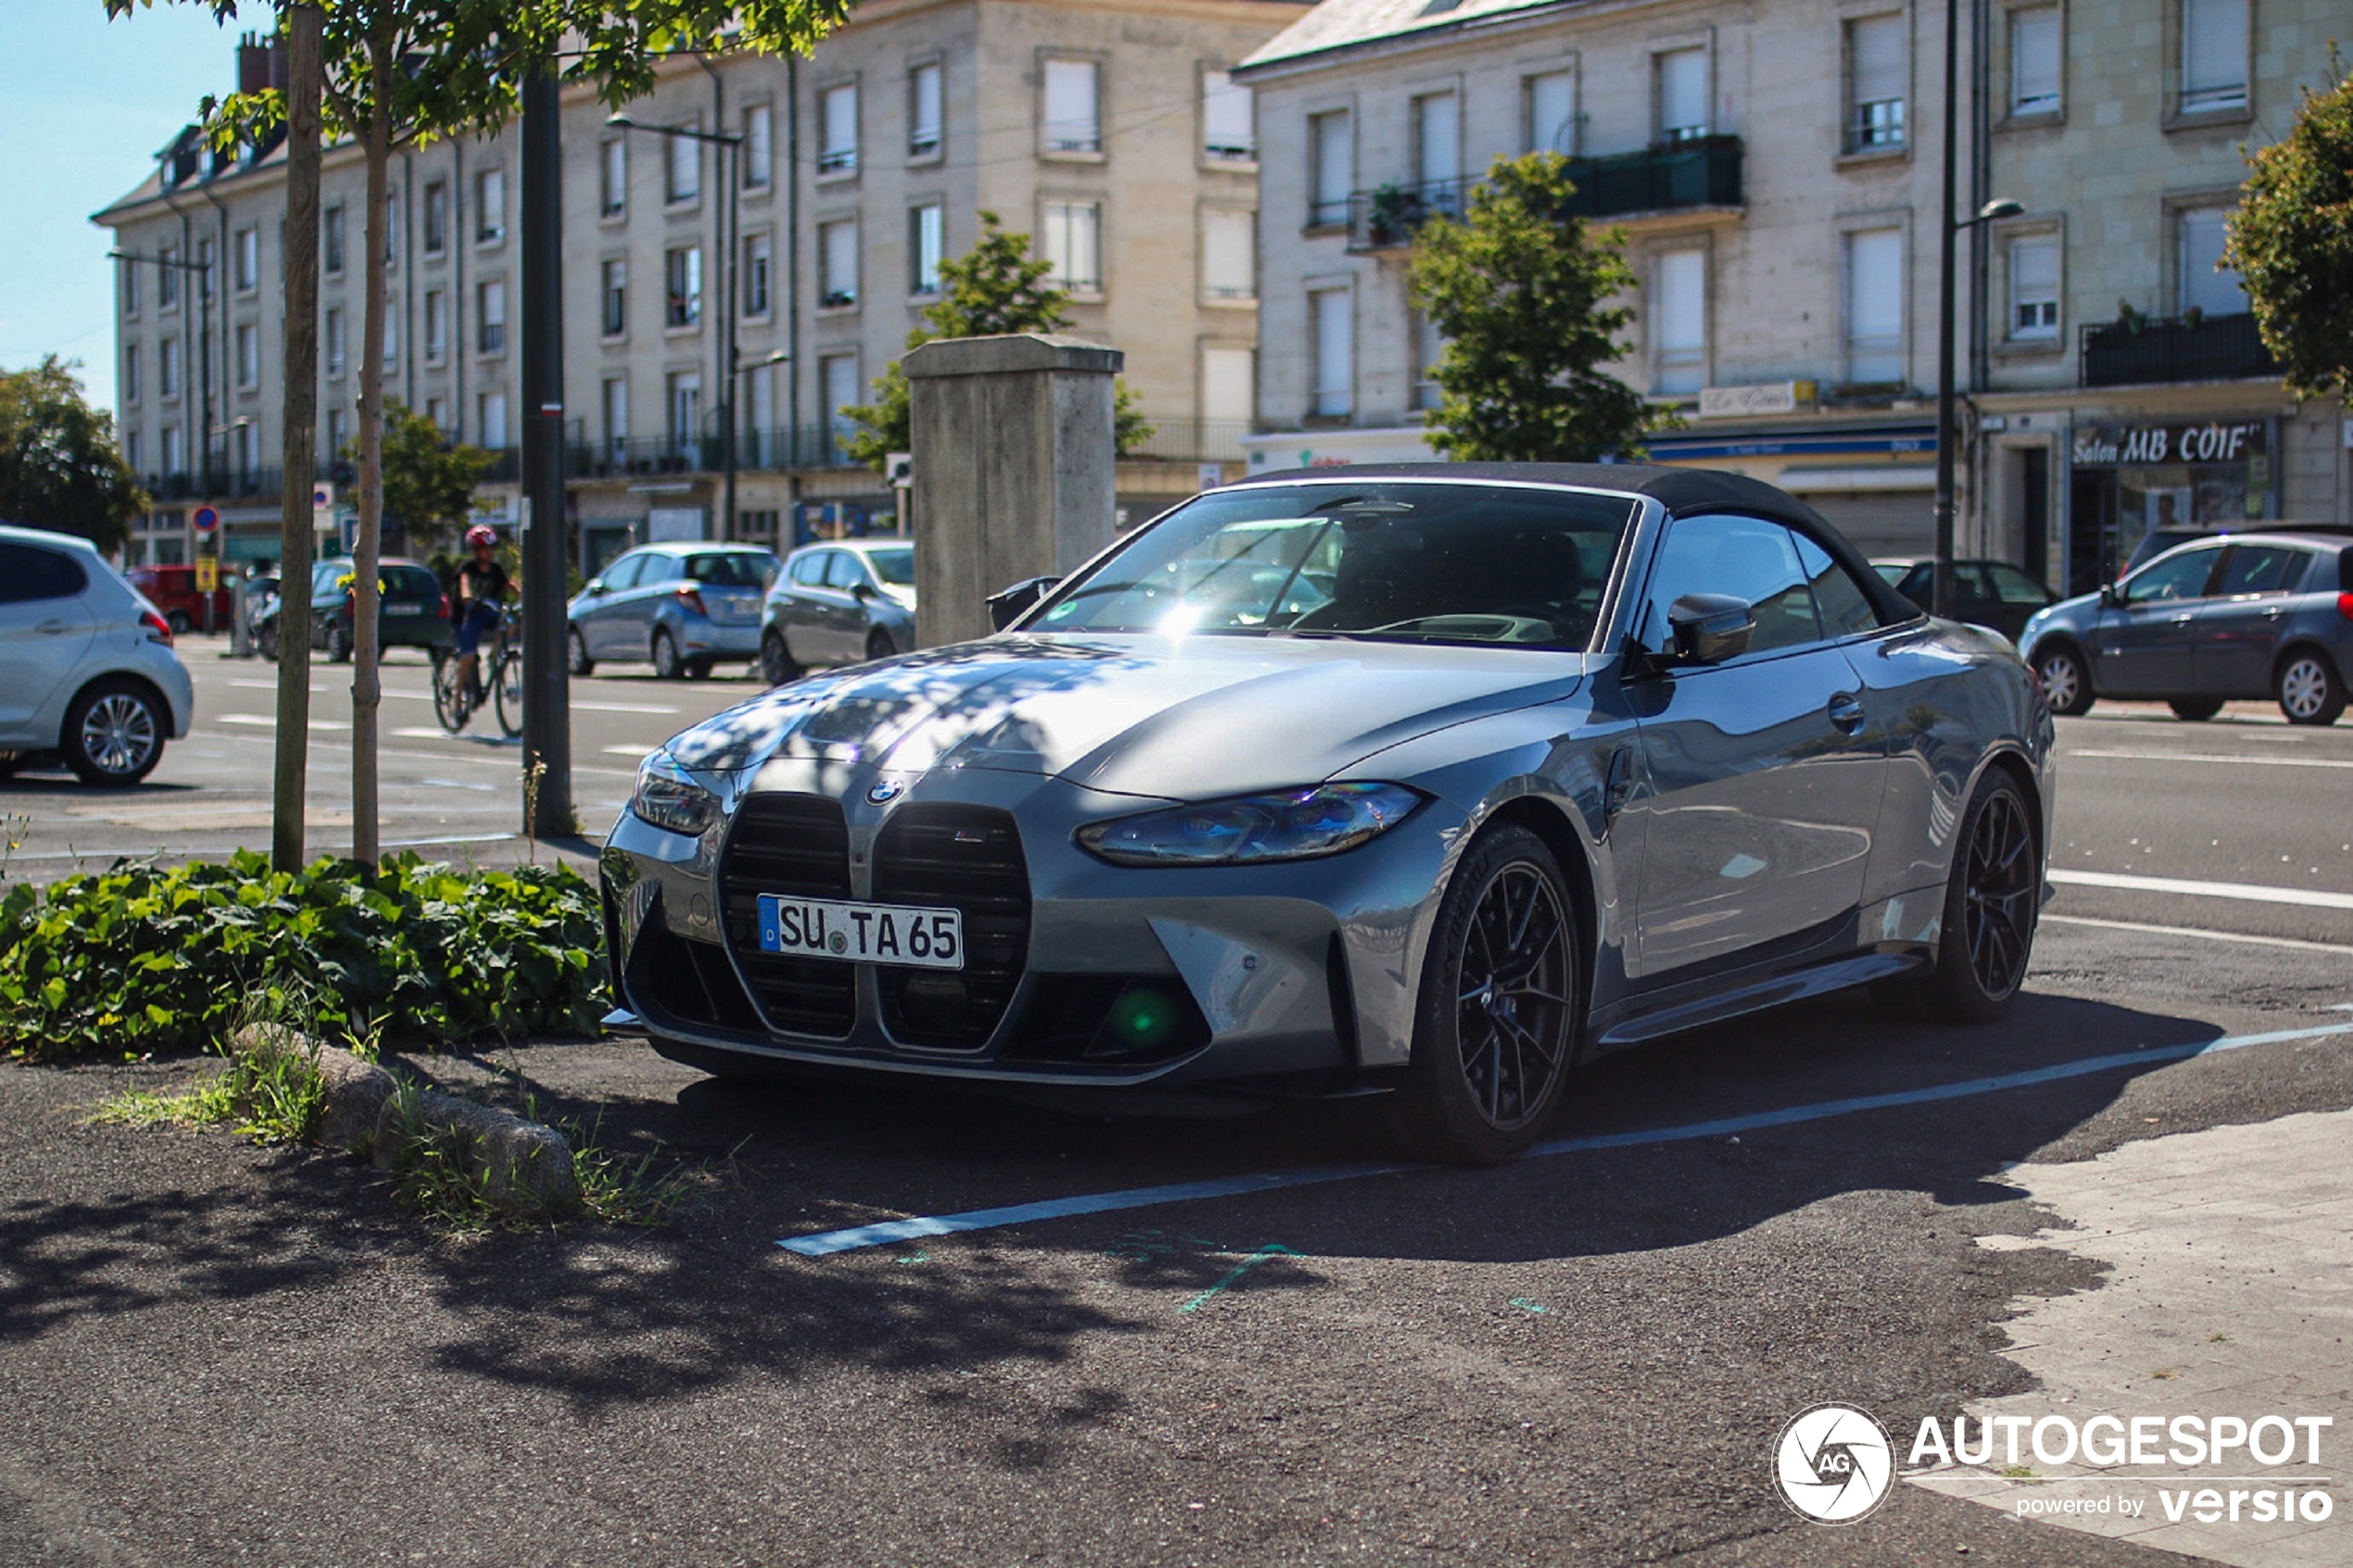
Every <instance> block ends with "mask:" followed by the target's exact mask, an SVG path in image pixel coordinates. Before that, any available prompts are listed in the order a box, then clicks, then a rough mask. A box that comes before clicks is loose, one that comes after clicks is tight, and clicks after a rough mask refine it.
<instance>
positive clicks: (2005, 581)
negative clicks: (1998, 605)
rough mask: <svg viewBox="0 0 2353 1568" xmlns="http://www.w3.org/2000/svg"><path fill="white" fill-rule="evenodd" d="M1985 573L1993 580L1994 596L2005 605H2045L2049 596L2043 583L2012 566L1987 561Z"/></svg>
mask: <svg viewBox="0 0 2353 1568" xmlns="http://www.w3.org/2000/svg"><path fill="white" fill-rule="evenodd" d="M1985 575H1986V576H1988V577H1990V578H1992V579H1993V581H1994V597H1995V598H1997V599H1999V600H2001V601H2002V603H2004V604H2006V605H2045V604H2048V603H2050V602H2051V596H2050V593H2049V591H2048V590H2047V589H2045V587H2044V586H2043V584H2041V583H2037V582H2035V581H2034V579H2032V577H2029V576H2028V575H2026V573H2024V572H2023V571H2020V570H2019V569H2018V568H2016V567H2014V566H2008V565H2006V564H2004V563H2003V562H2001V561H1988V562H1987V563H1986V566H1985Z"/></svg>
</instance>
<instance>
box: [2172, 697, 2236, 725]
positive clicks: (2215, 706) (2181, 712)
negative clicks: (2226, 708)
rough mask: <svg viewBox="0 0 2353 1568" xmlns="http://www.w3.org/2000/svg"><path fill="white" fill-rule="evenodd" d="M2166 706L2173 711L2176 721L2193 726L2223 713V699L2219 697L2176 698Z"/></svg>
mask: <svg viewBox="0 0 2353 1568" xmlns="http://www.w3.org/2000/svg"><path fill="white" fill-rule="evenodd" d="M2165 706H2166V707H2168V708H2170V709H2172V710H2173V717H2174V718H2176V719H2183V720H2187V721H2189V722H2190V723H2193V724H2203V723H2204V722H2206V721H2208V719H2211V718H2213V717H2214V715H2216V714H2217V713H2220V712H2221V711H2222V699H2221V697H2219V696H2184V697H2175V698H2174V699H2173V700H2172V701H2171V702H2169V703H2167V704H2166V705H2165Z"/></svg>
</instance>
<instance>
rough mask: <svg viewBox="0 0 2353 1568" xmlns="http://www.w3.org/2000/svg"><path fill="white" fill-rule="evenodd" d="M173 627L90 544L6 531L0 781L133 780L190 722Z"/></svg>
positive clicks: (1, 567)
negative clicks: (71, 776) (29, 776)
mask: <svg viewBox="0 0 2353 1568" xmlns="http://www.w3.org/2000/svg"><path fill="white" fill-rule="evenodd" d="M195 713H196V697H195V685H194V684H192V683H191V682H190V681H189V679H188V671H187V669H186V667H185V666H183V665H182V663H181V662H180V656H179V655H178V654H176V653H174V652H173V651H172V648H171V625H170V622H169V621H166V620H165V619H164V618H163V615H162V613H161V612H160V611H158V610H157V608H156V607H155V606H154V605H152V604H150V603H148V602H147V600H146V599H145V597H144V596H142V595H141V594H140V593H139V591H138V590H137V589H136V588H133V587H132V585H131V584H130V583H129V582H128V581H127V580H125V579H124V577H123V575H122V574H121V573H120V572H119V571H116V570H115V569H114V568H113V567H112V566H111V565H109V564H108V563H107V559H106V558H105V557H103V556H101V555H99V554H98V552H97V549H96V548H95V546H92V545H91V543H90V542H89V541H88V540H86V539H78V538H75V537H73V536H72V535H70V534H65V533H45V532H44V531H42V530H39V529H32V528H10V527H7V526H6V525H4V524H0V779H4V778H6V777H8V776H9V775H11V774H13V773H15V772H16V771H18V770H19V769H20V768H23V767H26V766H28V765H29V764H32V763H36V762H39V761H42V760H45V759H48V758H51V757H55V758H56V759H58V760H59V761H61V762H63V763H64V764H65V765H66V766H67V767H69V768H70V769H72V770H73V771H74V773H75V775H76V776H77V777H79V778H80V779H81V780H82V783H84V784H118V785H119V784H137V783H138V782H139V781H140V780H141V779H144V778H145V777H146V776H147V775H148V774H149V773H151V772H153V771H155V766H156V764H157V762H159V761H161V760H162V759H163V747H164V743H165V742H166V741H170V740H176V739H178V738H179V737H180V736H182V735H184V734H187V733H188V726H189V724H190V723H192V722H193V721H195Z"/></svg>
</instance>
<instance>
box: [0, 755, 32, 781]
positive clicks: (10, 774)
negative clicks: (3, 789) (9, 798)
mask: <svg viewBox="0 0 2353 1568" xmlns="http://www.w3.org/2000/svg"><path fill="white" fill-rule="evenodd" d="M31 760H32V753H31V752H30V751H0V784H6V783H7V782H8V781H9V780H10V779H13V778H15V777H16V776H17V772H18V770H19V769H21V768H22V767H23V766H24V765H25V764H26V763H28V762H30V761H31Z"/></svg>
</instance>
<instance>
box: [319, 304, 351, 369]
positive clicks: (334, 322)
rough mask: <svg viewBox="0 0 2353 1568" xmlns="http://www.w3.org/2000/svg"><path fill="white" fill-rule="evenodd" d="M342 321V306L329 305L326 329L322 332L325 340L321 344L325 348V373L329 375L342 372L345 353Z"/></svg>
mask: <svg viewBox="0 0 2353 1568" xmlns="http://www.w3.org/2000/svg"><path fill="white" fill-rule="evenodd" d="M343 322H344V316H343V307H342V306H340V305H336V306H330V307H328V309H327V330H326V332H325V333H324V334H323V335H324V336H325V338H326V342H325V343H324V344H322V345H321V347H323V348H324V349H325V350H326V358H327V374H329V375H331V376H339V375H341V374H343V366H344V353H345V347H344V324H343Z"/></svg>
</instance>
